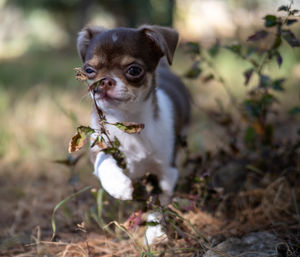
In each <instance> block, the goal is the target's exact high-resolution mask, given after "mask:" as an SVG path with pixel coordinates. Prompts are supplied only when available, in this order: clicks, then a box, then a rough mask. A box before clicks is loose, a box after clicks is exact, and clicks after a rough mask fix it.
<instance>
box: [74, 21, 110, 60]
mask: <svg viewBox="0 0 300 257" xmlns="http://www.w3.org/2000/svg"><path fill="white" fill-rule="evenodd" d="M103 31H105V29H104V28H101V27H96V26H91V27H85V28H83V29H82V30H81V31H80V32H79V33H78V37H77V51H78V54H79V56H80V58H81V60H82V61H84V60H85V55H86V51H87V49H88V46H89V44H90V42H91V40H92V38H93V37H95V36H96V35H98V34H100V33H101V32H103Z"/></svg>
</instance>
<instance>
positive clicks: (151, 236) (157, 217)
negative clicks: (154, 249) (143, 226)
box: [145, 212, 168, 245]
mask: <svg viewBox="0 0 300 257" xmlns="http://www.w3.org/2000/svg"><path fill="white" fill-rule="evenodd" d="M147 221H148V222H157V223H161V214H160V213H158V212H153V213H150V214H149V215H148V217H147ZM167 240H168V237H167V235H166V233H165V232H164V231H163V229H162V226H161V224H157V225H155V226H148V228H147V230H146V233H145V244H147V243H148V244H149V245H151V244H154V243H158V242H166V241H167Z"/></svg>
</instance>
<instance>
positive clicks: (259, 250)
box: [204, 231, 281, 257]
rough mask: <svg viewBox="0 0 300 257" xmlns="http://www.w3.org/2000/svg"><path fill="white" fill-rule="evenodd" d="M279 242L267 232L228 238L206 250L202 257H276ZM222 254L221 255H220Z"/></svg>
mask: <svg viewBox="0 0 300 257" xmlns="http://www.w3.org/2000/svg"><path fill="white" fill-rule="evenodd" d="M280 242H281V241H280V240H279V239H278V238H277V237H276V236H275V235H273V234H271V233H269V232H265V231H263V232H253V233H250V234H248V235H246V236H244V237H242V238H236V237H234V238H228V239H226V240H225V241H223V242H222V243H220V244H218V245H217V246H216V247H213V248H212V249H211V250H208V251H207V252H206V253H205V254H204V257H223V256H224V253H226V254H227V255H229V256H243V257H260V256H261V257H276V256H277V254H276V246H277V244H278V243H280ZM222 253H223V254H222Z"/></svg>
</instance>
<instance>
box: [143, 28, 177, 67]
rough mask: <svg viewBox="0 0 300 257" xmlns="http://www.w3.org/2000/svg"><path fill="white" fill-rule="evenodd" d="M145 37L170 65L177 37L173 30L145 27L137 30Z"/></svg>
mask: <svg viewBox="0 0 300 257" xmlns="http://www.w3.org/2000/svg"><path fill="white" fill-rule="evenodd" d="M139 29H140V30H141V31H142V32H143V33H145V35H146V36H147V37H148V38H149V39H150V40H151V41H153V42H154V44H155V45H156V47H157V48H158V49H159V50H160V52H161V54H162V56H163V55H165V56H166V57H167V59H168V62H169V64H170V65H171V64H172V61H173V56H174V52H175V50H176V47H177V44H178V39H179V35H178V32H177V31H176V30H174V29H171V28H167V27H161V26H149V25H145V26H142V27H140V28H139Z"/></svg>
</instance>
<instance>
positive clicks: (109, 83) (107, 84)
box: [100, 78, 117, 90]
mask: <svg viewBox="0 0 300 257" xmlns="http://www.w3.org/2000/svg"><path fill="white" fill-rule="evenodd" d="M116 84H117V82H116V81H115V80H114V79H113V78H103V79H102V80H101V82H100V89H101V90H108V89H110V88H112V87H114V86H115V85H116Z"/></svg>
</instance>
